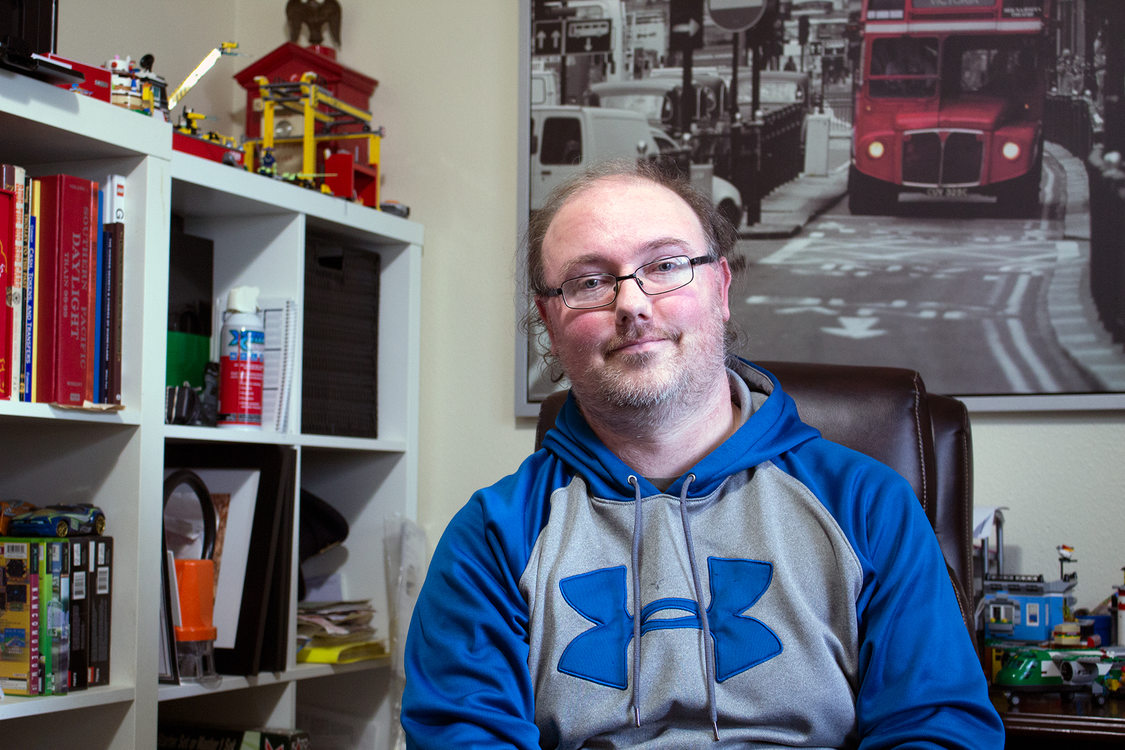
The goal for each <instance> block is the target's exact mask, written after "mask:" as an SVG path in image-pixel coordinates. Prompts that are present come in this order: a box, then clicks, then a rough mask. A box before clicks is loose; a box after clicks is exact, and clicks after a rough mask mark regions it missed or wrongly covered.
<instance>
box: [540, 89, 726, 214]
mask: <svg viewBox="0 0 1125 750" xmlns="http://www.w3.org/2000/svg"><path fill="white" fill-rule="evenodd" d="M658 133H659V131H656V130H654V129H653V128H651V127H650V126H649V123H648V120H647V119H646V118H645V116H644V115H642V114H640V113H639V112H634V111H632V110H627V109H609V108H605V107H577V106H557V107H534V106H533V107H532V108H531V161H530V172H531V173H530V175H529V182H530V183H531V189H530V193H531V196H530V197H531V210H532V211H537V210H539V209H540V208H542V207H543V202H544V201H545V200H546V199H547V196H548V195H549V194H550V192H551V191H552V190H553V189H554V188H555V186H556V185H558V184H560V183H562V182H564V181H565V180H567V179H568V178H570V177H571V176H572V175H574V174H576V173H578V172H581V171H582V170H584V169H586V168H587V167H589V166H591V165H593V164H596V163H598V162H601V161H605V160H606V159H620V158H625V159H629V158H634V159H657V158H659V157H660V155H661V154H662V153H663V152H664V151H665V150H666V149H664V148H661V144H659V143H658V142H657V140H656V134H658ZM661 135H662V134H661ZM665 137H666V136H665ZM693 171H694V170H693ZM700 187H702V188H703V190H704V191H707V192H709V194H710V196H712V197H713V199H715V200H716V201H718V207H719V210H720V212H722V214H723V216H726V217H727V219H728V220H730V221H732V222H734V223H735V226H737V225H738V221H739V220H740V219H741V216H742V203H741V200H739V196H738V191H737V190H735V189H734V186H733V185H731V184H730V183H729V182H726V181H725V180H722V179H720V178H718V177H714V176H712V178H711V180H710V182H709V183H708V182H707V181H706V180H705V181H704V185H702V186H700Z"/></svg>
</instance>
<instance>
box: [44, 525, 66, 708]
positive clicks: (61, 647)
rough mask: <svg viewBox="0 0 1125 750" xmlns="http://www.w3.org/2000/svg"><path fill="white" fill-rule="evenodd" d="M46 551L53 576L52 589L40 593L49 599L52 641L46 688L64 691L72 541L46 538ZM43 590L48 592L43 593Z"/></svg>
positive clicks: (48, 626) (52, 691)
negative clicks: (70, 542)
mask: <svg viewBox="0 0 1125 750" xmlns="http://www.w3.org/2000/svg"><path fill="white" fill-rule="evenodd" d="M43 554H44V555H45V556H46V557H47V572H48V574H49V575H50V576H51V589H50V592H43V591H42V590H41V591H40V597H42V598H45V599H46V606H45V607H43V609H44V612H45V613H46V614H45V619H46V621H47V622H46V631H47V633H48V634H49V637H50V641H51V645H50V657H49V658H50V661H49V663H50V665H51V668H50V670H48V672H47V680H46V684H47V691H46V692H47V694H48V695H65V694H66V693H67V686H68V685H69V684H70V544H69V542H67V540H65V539H54V540H48V541H45V542H43ZM40 588H41V589H42V587H40ZM44 593H48V595H47V596H45V597H44ZM41 648H42V646H41Z"/></svg>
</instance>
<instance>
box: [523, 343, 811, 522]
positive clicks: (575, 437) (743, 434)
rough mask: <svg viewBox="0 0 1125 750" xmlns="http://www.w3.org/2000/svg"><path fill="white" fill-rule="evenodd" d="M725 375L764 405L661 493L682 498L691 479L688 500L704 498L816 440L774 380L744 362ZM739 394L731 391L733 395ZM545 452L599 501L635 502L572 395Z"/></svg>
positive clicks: (644, 489) (644, 491)
mask: <svg viewBox="0 0 1125 750" xmlns="http://www.w3.org/2000/svg"><path fill="white" fill-rule="evenodd" d="M728 372H729V373H730V375H731V377H734V378H739V379H741V380H742V381H743V382H744V383H745V384H746V386H747V387H748V388H749V390H750V391H751V392H752V393H757V394H763V395H764V396H765V400H764V401H763V402H762V403H761V404H760V405H758V406H757V408H756V409H755V410H754V412H753V413H752V414H751V415H750V417H749V419H747V420H746V421H745V422H744V423H743V425H742V426H741V427H740V428H739V429H738V430H737V431H736V432H735V434H734V435H733V436H731V437H730V438H728V439H727V440H726V441H725V442H724V443H723V444H722V445H720V446H719V447H718V448H716V449H715V450H713V451H711V452H710V453H709V454H708V455H706V456H705V457H704V458H703V459H702V460H701V461H700V462H699V463H697V464H696V465H695V466H693V467H692V468H691V469H689V470H688V471H686V472H684V474H683V475H682V476H680V477H679V478H678V479H677V480H676V481H675V482H673V483H672V485H671V486H670V487H668V489H667V490H665V493H667V494H672V495H678V494H680V490H681V488H682V486H683V483H684V481H685V480H686V479H687V478H688V477H689V476H693V477H694V478H693V479H692V481H691V487H690V491H691V496H693V497H698V496H701V495H706V494H708V493H710V492H713V491H714V490H715V489H716V488H717V487H718V486H719V485H720V484H722V482H723V481H725V480H726V479H727V478H728V477H729V476H731V475H732V474H736V473H738V472H740V471H745V470H747V469H751V468H753V467H755V466H757V465H759V464H761V463H763V462H765V461H769V460H771V459H773V458H774V457H775V456H778V455H780V454H781V453H784V452H785V451H788V450H791V449H792V448H794V447H796V446H798V445H800V444H801V443H804V442H806V441H808V440H811V439H813V438H815V437H818V436H819V434H820V433H819V432H818V431H817V430H816V429H814V428H812V427H809V426H808V425H806V424H804V423H803V422H801V420H800V418H799V417H798V415H797V407H796V405H795V404H794V403H793V399H792V398H790V397H789V395H788V394H787V393H785V391H784V390H782V388H781V385H780V383H778V381H777V378H775V377H774V376H773V375H772V374H770V373H768V372H766V371H765V370H763V369H761V368H759V367H757V366H755V365H753V364H751V363H750V362H747V361H746V360H742V359H740V360H738V361H737V363H736V364H735V367H734V369H731V370H728ZM738 390H739V389H732V391H734V392H735V393H737V392H738ZM543 447H544V448H545V449H547V450H549V451H550V452H552V453H554V454H555V455H556V456H558V457H559V458H560V459H561V460H562V461H564V462H565V463H566V464H567V465H568V466H570V467H571V468H572V469H573V470H574V471H575V472H577V473H578V474H579V475H580V476H581V477H582V478H583V479H584V480H585V481H586V484H587V485H588V486H589V489H590V492H591V493H592V494H594V495H596V496H597V497H602V498H605V499H611V500H632V499H633V497H634V495H635V490H634V488H633V486H632V485H631V484H630V483H629V477H630V476H636V474H637V473H636V472H635V471H634V470H633V469H632V468H630V467H629V466H628V465H627V464H625V463H624V462H623V461H621V459H619V458H618V457H617V456H616V455H615V454H614V453H613V452H612V451H610V450H609V449H608V448H606V446H605V445H604V444H603V443H602V442H601V440H600V439H599V438H598V436H597V435H596V434H595V433H594V431H593V430H592V429H591V428H590V425H589V424H588V423H587V422H586V418H585V417H583V416H582V411H581V410H580V409H579V408H578V402H577V400H576V399H575V398H574V394H573V393H571V394H570V396H568V397H567V399H566V403H565V404H564V405H563V408H562V409H561V410H560V412H559V416H558V418H557V419H556V420H555V426H554V427H553V428H552V429H551V430H549V431H548V432H547V434H546V436H545V437H544V438H543ZM637 481H638V482H639V483H640V495H641V496H642V497H647V496H649V495H656V494H660V490H658V489H657V488H656V487H654V486H653V485H652V484H651V483H650V482H648V481H647V480H646V479H643V478H641V477H637Z"/></svg>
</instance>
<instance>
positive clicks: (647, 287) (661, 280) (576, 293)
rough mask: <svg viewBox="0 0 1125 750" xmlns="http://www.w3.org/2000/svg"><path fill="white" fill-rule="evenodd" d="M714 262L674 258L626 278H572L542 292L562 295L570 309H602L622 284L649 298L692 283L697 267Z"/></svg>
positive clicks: (596, 275) (605, 275) (705, 258)
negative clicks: (630, 282) (632, 283)
mask: <svg viewBox="0 0 1125 750" xmlns="http://www.w3.org/2000/svg"><path fill="white" fill-rule="evenodd" d="M716 260H717V258H713V257H711V256H709V255H700V256H699V257H698V258H689V257H688V256H686V255H675V256H673V257H671V258H661V259H660V260H654V261H652V262H651V263H645V264H644V265H643V266H640V267H639V268H637V269H636V270H635V271H633V272H632V273H631V274H629V275H627V276H614V275H613V274H611V273H591V274H587V275H585V276H575V277H574V278H572V279H567V280H566V281H564V282H563V283H562V286H560V287H558V288H557V289H550V290H548V291H546V292H543V296H544V297H559V296H561V297H562V299H563V304H564V305H566V306H567V307H569V308H571V309H573V310H587V309H589V308H592V307H605V306H606V305H610V304H613V301H614V300H616V299H617V290H618V289H619V288H620V287H621V282H622V281H628V280H629V279H633V280H634V281H636V282H637V286H638V287H639V288H640V290H641V291H642V292H644V293H645V294H647V295H649V296H650V297H651V296H654V295H657V294H665V293H667V292H674V291H676V290H677V289H679V288H681V287H685V286H687V285H688V284H690V283H691V282H692V279H694V278H695V267H696V266H701V265H704V264H706V263H714V262H715V261H716Z"/></svg>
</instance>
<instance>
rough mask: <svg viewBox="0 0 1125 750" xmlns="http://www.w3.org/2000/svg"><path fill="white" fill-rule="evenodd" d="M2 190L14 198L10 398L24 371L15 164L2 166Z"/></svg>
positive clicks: (22, 199)
mask: <svg viewBox="0 0 1125 750" xmlns="http://www.w3.org/2000/svg"><path fill="white" fill-rule="evenodd" d="M2 170H3V174H4V177H3V188H4V189H5V190H11V191H12V193H13V194H14V195H15V197H16V201H15V215H14V217H13V227H12V228H13V237H12V273H11V277H10V279H11V281H10V283H9V286H8V288H7V290H5V301H6V302H7V303H8V308H9V311H10V313H11V327H12V336H11V344H10V348H9V355H8V356H9V359H8V362H9V367H10V368H11V378H10V383H9V384H8V387H9V393H10V394H11V398H12V399H17V400H18V399H19V398H20V387H21V386H20V382H21V375H22V372H23V319H24V313H23V299H24V293H23V287H24V283H25V281H24V277H25V273H24V264H25V263H26V261H27V220H28V210H27V207H28V192H29V191H28V189H27V186H28V180H29V178H28V176H27V171H26V170H25V169H24V168H23V167H21V166H18V165H15V164H5V165H3V167H2Z"/></svg>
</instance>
